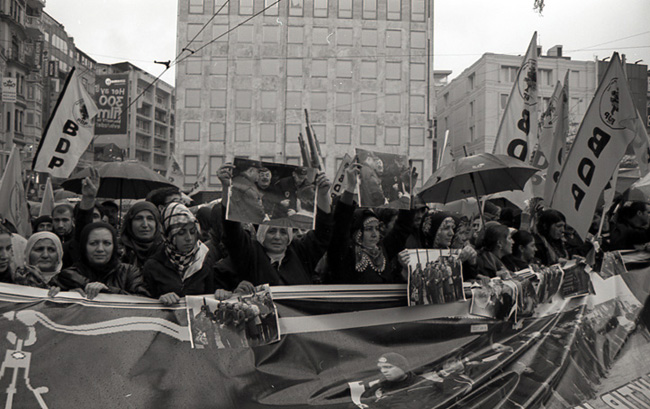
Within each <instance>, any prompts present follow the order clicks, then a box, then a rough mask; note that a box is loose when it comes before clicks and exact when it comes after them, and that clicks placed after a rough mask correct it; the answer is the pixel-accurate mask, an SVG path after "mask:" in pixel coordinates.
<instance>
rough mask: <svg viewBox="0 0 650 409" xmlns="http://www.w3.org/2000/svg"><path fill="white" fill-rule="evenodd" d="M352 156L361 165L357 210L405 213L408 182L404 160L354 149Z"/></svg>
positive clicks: (402, 157) (409, 197) (409, 185)
mask: <svg viewBox="0 0 650 409" xmlns="http://www.w3.org/2000/svg"><path fill="white" fill-rule="evenodd" d="M356 155H357V162H358V163H360V164H361V174H360V176H359V206H360V207H390V208H395V209H409V208H410V203H411V202H410V200H411V184H412V180H411V167H410V165H409V160H408V157H407V156H406V155H397V154H394V153H382V152H373V151H368V150H365V149H358V148H357V149H356Z"/></svg>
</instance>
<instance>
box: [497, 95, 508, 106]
mask: <svg viewBox="0 0 650 409" xmlns="http://www.w3.org/2000/svg"><path fill="white" fill-rule="evenodd" d="M506 105H508V94H501V95H499V109H506Z"/></svg>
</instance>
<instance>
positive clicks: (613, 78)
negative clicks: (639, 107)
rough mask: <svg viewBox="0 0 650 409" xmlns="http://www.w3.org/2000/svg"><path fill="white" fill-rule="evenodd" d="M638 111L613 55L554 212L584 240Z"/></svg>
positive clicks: (566, 169)
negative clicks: (559, 213)
mask: <svg viewBox="0 0 650 409" xmlns="http://www.w3.org/2000/svg"><path fill="white" fill-rule="evenodd" d="M636 118H637V112H636V109H635V108H634V103H633V101H632V97H631V95H630V89H629V88H628V85H627V80H626V78H625V74H624V72H623V66H622V65H621V59H620V58H619V56H618V53H614V55H613V56H612V59H611V60H610V63H609V66H608V67H607V71H606V72H605V75H604V76H603V79H602V80H601V82H600V84H599V85H598V90H597V91H596V94H595V95H594V98H593V99H592V100H591V104H589V109H588V110H587V113H586V114H585V117H584V119H583V120H582V123H581V124H580V128H579V129H578V133H577V135H576V137H575V140H574V141H573V145H572V146H571V151H570V152H569V155H568V156H567V158H566V161H565V163H564V167H563V168H562V173H561V174H560V176H559V179H558V181H557V186H556V187H555V193H554V194H553V199H552V200H551V204H550V207H552V208H553V209H556V210H559V211H560V212H562V213H563V214H564V216H566V219H567V220H570V221H571V222H570V224H571V226H572V227H573V228H574V229H575V230H576V232H577V233H578V234H579V235H580V236H581V237H583V238H584V237H585V236H586V234H587V231H588V230H589V225H590V224H591V219H592V217H593V215H594V211H595V209H596V205H597V203H598V197H599V196H600V194H601V192H602V191H603V189H604V188H605V186H606V185H607V183H608V182H609V179H610V178H611V176H612V174H613V173H614V170H615V169H616V167H618V165H619V162H620V161H621V159H622V158H623V155H625V151H626V149H627V147H628V145H629V144H630V143H631V142H632V141H633V140H634V138H635V136H636V132H635V121H636Z"/></svg>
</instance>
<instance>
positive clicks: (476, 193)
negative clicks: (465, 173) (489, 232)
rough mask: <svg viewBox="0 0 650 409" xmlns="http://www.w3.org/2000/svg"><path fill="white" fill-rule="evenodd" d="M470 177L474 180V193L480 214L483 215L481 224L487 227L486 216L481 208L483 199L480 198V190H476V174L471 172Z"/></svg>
mask: <svg viewBox="0 0 650 409" xmlns="http://www.w3.org/2000/svg"><path fill="white" fill-rule="evenodd" d="M469 179H470V180H471V181H472V188H474V195H475V196H476V206H478V214H479V216H481V224H482V225H483V227H485V218H484V217H483V209H481V201H480V200H479V198H478V191H477V190H476V183H475V182H474V174H473V173H470V174H469Z"/></svg>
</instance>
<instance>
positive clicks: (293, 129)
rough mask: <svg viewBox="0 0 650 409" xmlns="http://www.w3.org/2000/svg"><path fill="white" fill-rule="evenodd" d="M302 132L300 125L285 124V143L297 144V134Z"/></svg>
mask: <svg viewBox="0 0 650 409" xmlns="http://www.w3.org/2000/svg"><path fill="white" fill-rule="evenodd" d="M300 132H302V126H301V125H300V124H287V136H286V139H287V142H288V143H292V142H295V143H297V142H298V134H299V133H300Z"/></svg>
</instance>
